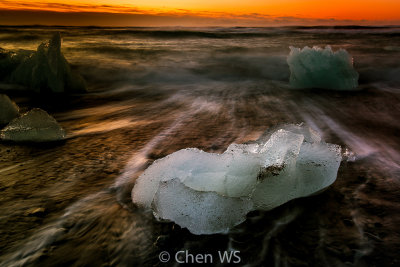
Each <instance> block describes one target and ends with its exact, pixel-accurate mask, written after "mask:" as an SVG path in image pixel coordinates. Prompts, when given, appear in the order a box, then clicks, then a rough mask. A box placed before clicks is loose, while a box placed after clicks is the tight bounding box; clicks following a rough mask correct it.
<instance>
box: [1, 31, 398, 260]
mask: <svg viewBox="0 0 400 267" xmlns="http://www.w3.org/2000/svg"><path fill="white" fill-rule="evenodd" d="M56 32H60V34H61V37H62V40H63V42H62V52H63V54H64V56H65V58H66V59H67V60H68V62H69V63H70V64H71V67H72V70H73V71H75V72H77V73H79V74H80V75H81V76H82V77H83V78H84V79H85V81H86V85H87V88H88V93H84V94H72V95H68V96H66V95H62V96H44V95H40V94H39V95H37V94H30V93H28V94H25V93H21V92H19V91H15V90H2V93H6V94H7V95H8V96H9V97H10V98H11V99H12V100H13V101H15V102H16V103H17V104H18V105H19V106H20V109H21V111H27V110H29V109H31V108H33V107H40V108H43V109H45V110H47V111H48V112H49V114H51V115H52V116H54V117H55V118H56V119H57V121H58V122H59V123H60V124H61V126H62V127H63V128H64V129H65V130H66V131H67V139H66V140H65V141H64V142H62V143H55V144H45V145H29V144H14V143H7V142H1V143H0V251H1V252H0V262H2V263H1V265H2V266H56V265H63V266H67V265H71V266H178V265H185V264H191V263H196V261H194V260H192V258H191V257H190V256H187V255H189V254H190V255H193V258H195V257H196V256H197V255H200V257H199V258H201V257H202V256H203V260H202V262H197V263H204V264H206V265H207V264H208V266H209V265H215V266H224V265H229V264H228V263H227V260H225V261H224V262H222V260H221V259H220V258H219V257H220V254H221V253H224V252H236V254H235V256H236V257H233V258H232V260H236V261H238V262H231V265H240V266H399V264H400V257H399V254H398V251H399V250H400V226H399V225H400V215H399V214H400V135H399V132H400V122H399V116H400V63H399V62H400V61H399V59H400V28H399V27H359V26H332V27H270V28H245V27H233V28H226V27H212V28H181V27H163V28H135V27H133V28H132V27H129V28H104V27H58V26H53V27H50V26H49V27H44V26H26V27H24V26H18V27H17V26H15V27H12V26H1V27H0V47H1V48H3V49H7V50H18V49H25V50H36V48H37V46H38V45H39V44H40V43H41V42H44V41H46V40H49V39H50V38H51V36H52V35H53V34H54V33H56ZM327 45H329V46H331V47H332V49H333V50H334V51H336V50H338V49H346V50H347V51H348V52H349V54H350V55H351V56H352V57H353V61H354V68H355V69H356V71H357V72H358V73H359V86H358V87H357V88H356V89H353V90H340V91H338V90H322V89H315V88H314V89H292V88H291V86H290V84H289V76H290V70H289V66H288V64H287V62H286V59H287V56H288V54H289V52H290V49H289V47H290V46H294V47H300V48H303V47H305V46H309V47H313V46H319V47H325V46H327ZM0 89H5V88H4V87H1V86H0ZM287 123H293V124H299V123H305V124H307V125H309V126H310V127H312V128H313V129H314V130H316V131H317V132H318V133H320V134H321V136H322V137H323V139H324V140H325V141H326V142H329V143H334V144H339V145H341V146H342V150H343V151H346V157H345V159H344V160H343V162H342V163H341V166H340V168H339V172H338V175H337V180H336V182H335V183H334V184H333V185H332V186H331V187H329V188H328V189H327V190H325V191H324V192H322V193H320V194H318V195H315V196H311V197H308V198H301V199H296V200H293V201H290V202H288V203H286V204H284V205H282V206H280V207H278V208H276V209H273V210H271V211H253V212H251V213H249V214H248V216H247V220H246V221H245V222H244V223H242V224H240V225H239V226H237V227H235V228H234V229H231V230H230V231H229V233H226V234H214V235H194V234H191V233H190V232H189V231H188V230H187V229H183V228H180V227H179V226H178V225H175V224H174V223H171V222H159V221H157V220H156V219H155V218H154V217H153V215H152V213H151V212H146V211H143V210H141V209H140V208H138V207H136V206H135V205H134V204H133V203H132V200H131V191H132V188H133V186H134V183H135V179H136V178H138V177H139V175H140V174H141V173H142V172H143V171H144V170H145V169H146V167H148V166H149V165H150V164H151V163H152V162H153V161H154V160H157V159H160V158H162V157H164V156H167V155H168V154H171V153H173V152H175V151H177V150H179V149H183V148H199V149H202V150H204V151H207V152H213V153H222V152H224V151H225V150H226V148H227V147H228V146H229V145H230V144H231V143H245V142H248V141H251V140H256V139H257V138H258V137H259V136H260V135H262V133H263V132H265V131H268V129H272V128H274V127H279V125H283V124H287ZM165 252H167V253H169V255H170V259H169V260H168V262H163V261H164V260H165V258H164V257H161V256H160V255H161V254H163V253H164V255H165ZM178 254H179V257H178V256H177V255H178ZM205 255H211V256H207V257H206V256H205ZM184 256H185V257H184ZM182 257H183V258H182ZM204 260H208V262H204ZM193 261H194V262H193Z"/></svg>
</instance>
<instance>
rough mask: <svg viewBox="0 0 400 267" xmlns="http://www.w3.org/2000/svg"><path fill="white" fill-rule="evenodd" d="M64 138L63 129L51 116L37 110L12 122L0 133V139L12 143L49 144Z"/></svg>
mask: <svg viewBox="0 0 400 267" xmlns="http://www.w3.org/2000/svg"><path fill="white" fill-rule="evenodd" d="M64 138H65V131H64V129H63V128H61V126H60V125H59V124H58V122H57V121H56V120H55V119H54V118H53V117H52V116H50V115H49V114H48V113H47V112H46V111H44V110H42V109H39V108H34V109H32V110H30V111H29V112H27V113H25V114H23V115H22V116H21V117H18V118H16V119H14V120H12V121H11V122H10V123H9V124H8V125H7V126H6V127H5V128H4V129H3V130H1V131H0V139H2V140H5V141H14V142H50V141H58V140H62V139H64Z"/></svg>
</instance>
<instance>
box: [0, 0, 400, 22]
mask: <svg viewBox="0 0 400 267" xmlns="http://www.w3.org/2000/svg"><path fill="white" fill-rule="evenodd" d="M33 24H43V25H70V26H88V25H93V26H286V25H400V0H330V1H316V0H164V1H162V0H136V1H132V0H116V1H110V0H96V1H94V0H68V1H67V0H45V1H40V0H27V1H13V0H1V1H0V25H33Z"/></svg>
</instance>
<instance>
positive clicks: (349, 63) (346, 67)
mask: <svg viewBox="0 0 400 267" xmlns="http://www.w3.org/2000/svg"><path fill="white" fill-rule="evenodd" d="M287 62H288V64H289V68H290V79H289V82H290V86H291V87H293V88H323V89H333V90H351V89H354V88H356V87H357V86H358V73H357V71H356V70H355V69H354V68H353V58H352V57H351V56H350V55H349V53H347V51H346V50H343V49H339V50H338V51H336V52H333V51H332V48H331V47H330V46H327V47H325V49H322V48H319V47H313V48H309V47H308V46H306V47H304V48H303V49H300V48H296V47H292V46H291V47H290V54H289V56H288V58H287Z"/></svg>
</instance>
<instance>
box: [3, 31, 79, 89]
mask: <svg viewBox="0 0 400 267" xmlns="http://www.w3.org/2000/svg"><path fill="white" fill-rule="evenodd" d="M0 69H5V70H7V73H5V74H3V75H0V79H3V80H5V81H6V82H8V83H11V84H18V85H23V86H26V87H27V88H30V89H33V90H34V91H36V92H41V93H47V92H53V93H64V92H84V91H86V88H85V82H84V80H83V79H82V77H80V76H79V75H77V74H75V73H73V72H72V71H71V68H70V66H69V63H68V61H67V60H66V59H65V57H64V55H63V53H62V52H61V36H60V34H59V33H56V34H55V35H54V36H53V37H52V38H51V40H50V41H49V42H47V43H42V44H40V45H39V46H38V48H37V51H36V52H29V51H18V52H5V51H4V50H2V51H0ZM2 76H4V77H2Z"/></svg>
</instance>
